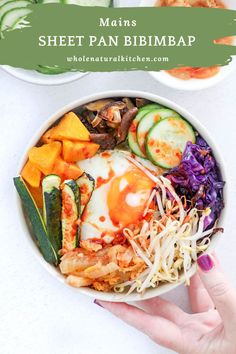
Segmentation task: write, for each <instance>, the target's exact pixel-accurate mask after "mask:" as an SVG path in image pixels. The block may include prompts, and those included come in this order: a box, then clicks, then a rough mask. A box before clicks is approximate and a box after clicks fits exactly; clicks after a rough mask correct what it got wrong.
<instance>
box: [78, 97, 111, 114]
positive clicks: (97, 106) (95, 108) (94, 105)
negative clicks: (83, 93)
mask: <svg viewBox="0 0 236 354" xmlns="http://www.w3.org/2000/svg"><path fill="white" fill-rule="evenodd" d="M112 102H114V100H113V99H112V98H106V99H104V100H98V101H94V102H90V103H88V104H86V105H85V108H87V109H88V110H89V111H91V112H99V111H100V110H101V109H103V107H105V106H106V105H107V104H109V103H112Z"/></svg>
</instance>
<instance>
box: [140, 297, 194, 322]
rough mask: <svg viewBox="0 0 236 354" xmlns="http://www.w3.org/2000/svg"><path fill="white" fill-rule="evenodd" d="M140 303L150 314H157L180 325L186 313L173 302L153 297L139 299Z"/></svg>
mask: <svg viewBox="0 0 236 354" xmlns="http://www.w3.org/2000/svg"><path fill="white" fill-rule="evenodd" d="M138 305H140V306H141V307H142V308H143V309H144V310H145V311H146V312H148V313H149V314H150V315H158V316H161V317H164V318H166V319H167V320H169V321H172V322H174V323H176V324H177V325H181V324H182V323H183V322H185V320H186V317H187V316H188V314H187V313H186V312H184V311H183V310H181V309H180V308H179V307H178V306H176V305H175V304H174V303H173V302H170V301H167V300H164V299H162V298H160V297H154V298H152V299H149V300H144V301H139V303H138Z"/></svg>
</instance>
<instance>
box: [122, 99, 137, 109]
mask: <svg viewBox="0 0 236 354" xmlns="http://www.w3.org/2000/svg"><path fill="white" fill-rule="evenodd" d="M122 101H123V102H124V103H125V104H126V107H127V108H128V109H131V108H133V107H134V104H133V102H132V101H131V99H130V98H128V97H125V98H123V99H122Z"/></svg>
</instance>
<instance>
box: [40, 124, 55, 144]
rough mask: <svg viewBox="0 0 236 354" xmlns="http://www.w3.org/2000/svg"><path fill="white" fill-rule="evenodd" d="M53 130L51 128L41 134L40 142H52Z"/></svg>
mask: <svg viewBox="0 0 236 354" xmlns="http://www.w3.org/2000/svg"><path fill="white" fill-rule="evenodd" d="M53 130H54V128H51V129H49V130H47V131H46V132H45V133H44V134H43V136H42V137H41V142H42V143H44V144H49V143H51V142H53V139H52V138H51V134H52V132H53Z"/></svg>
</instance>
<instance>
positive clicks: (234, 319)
mask: <svg viewBox="0 0 236 354" xmlns="http://www.w3.org/2000/svg"><path fill="white" fill-rule="evenodd" d="M197 263H198V266H199V275H200V278H201V280H202V282H203V284H204V286H205V287H206V289H207V291H208V293H209V295H210V297H211V299H212V300H213V302H214V304H215V306H216V309H217V310H218V312H219V314H220V316H221V318H222V320H223V324H224V327H225V329H226V332H227V331H231V332H232V331H233V332H235V326H236V293H235V290H234V289H233V288H232V287H231V285H230V283H229V282H228V280H227V279H226V277H225V275H224V273H223V272H222V270H221V268H220V266H219V265H218V264H217V262H215V260H214V258H213V257H212V256H210V255H208V254H204V255H202V256H200V257H199V258H198V260H197Z"/></svg>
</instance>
